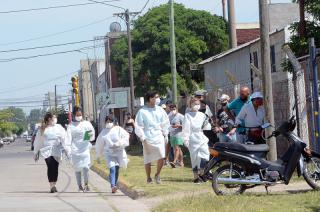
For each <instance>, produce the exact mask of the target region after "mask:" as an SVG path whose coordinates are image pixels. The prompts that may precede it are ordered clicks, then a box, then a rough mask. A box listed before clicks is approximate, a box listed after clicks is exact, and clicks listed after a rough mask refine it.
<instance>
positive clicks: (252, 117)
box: [236, 102, 265, 127]
mask: <svg viewBox="0 0 320 212" xmlns="http://www.w3.org/2000/svg"><path fill="white" fill-rule="evenodd" d="M264 116H265V111H264V107H263V106H259V107H258V109H257V111H256V110H255V109H254V107H253V104H252V102H248V103H246V104H245V105H244V106H243V107H242V109H241V111H240V113H239V114H238V116H237V117H236V124H241V122H242V121H244V125H245V127H260V126H261V125H263V122H264Z"/></svg>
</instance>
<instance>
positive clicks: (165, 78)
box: [158, 73, 188, 95]
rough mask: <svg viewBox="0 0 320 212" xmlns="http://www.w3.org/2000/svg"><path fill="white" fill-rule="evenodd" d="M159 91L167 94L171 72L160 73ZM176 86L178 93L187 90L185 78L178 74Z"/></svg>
mask: <svg viewBox="0 0 320 212" xmlns="http://www.w3.org/2000/svg"><path fill="white" fill-rule="evenodd" d="M158 84H159V87H160V89H159V92H160V94H161V95H165V94H167V89H166V88H170V87H171V85H172V77H171V73H166V74H162V75H161V76H160V77H159V79H158ZM177 87H178V91H179V92H180V93H186V92H187V91H188V88H187V83H186V80H185V79H183V78H182V77H181V76H180V75H179V74H178V75H177Z"/></svg>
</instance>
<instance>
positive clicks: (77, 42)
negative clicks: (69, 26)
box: [0, 38, 103, 53]
mask: <svg viewBox="0 0 320 212" xmlns="http://www.w3.org/2000/svg"><path fill="white" fill-rule="evenodd" d="M97 39H101V40H102V39H103V38H97ZM95 40H96V39H94V40H93V39H91V40H83V41H75V42H69V43H61V44H53V45H47V46H36V47H30V48H22V49H10V50H2V51H0V53H8V52H17V51H27V50H34V49H44V48H51V47H58V46H67V45H73V44H79V43H88V42H92V41H95Z"/></svg>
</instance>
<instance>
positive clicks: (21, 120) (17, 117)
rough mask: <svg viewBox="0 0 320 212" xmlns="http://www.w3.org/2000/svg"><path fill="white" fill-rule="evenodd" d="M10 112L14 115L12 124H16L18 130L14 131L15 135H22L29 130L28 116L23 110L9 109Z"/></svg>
mask: <svg viewBox="0 0 320 212" xmlns="http://www.w3.org/2000/svg"><path fill="white" fill-rule="evenodd" d="M8 111H10V113H12V114H13V117H12V118H11V120H10V121H11V122H14V123H15V124H16V127H17V129H16V130H15V131H13V133H15V134H17V135H21V134H22V133H23V132H24V131H26V130H27V127H28V123H27V119H26V114H25V113H24V111H23V110H22V109H21V108H16V107H9V108H8Z"/></svg>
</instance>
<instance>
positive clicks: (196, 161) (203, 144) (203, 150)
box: [182, 99, 210, 183]
mask: <svg viewBox="0 0 320 212" xmlns="http://www.w3.org/2000/svg"><path fill="white" fill-rule="evenodd" d="M190 109H191V111H190V112H188V113H186V114H185V116H184V120H183V124H182V134H183V137H184V142H185V145H186V146H187V147H188V149H189V152H190V157H191V165H192V171H193V173H194V183H200V182H201V180H200V178H199V174H200V172H201V171H203V169H204V166H205V165H206V162H207V161H208V160H209V157H210V155H209V147H208V141H209V139H208V138H207V137H206V136H205V135H204V133H203V128H204V127H205V126H206V125H207V124H209V122H208V118H207V116H206V115H205V114H204V113H202V112H199V109H200V101H199V100H198V99H191V101H190Z"/></svg>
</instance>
